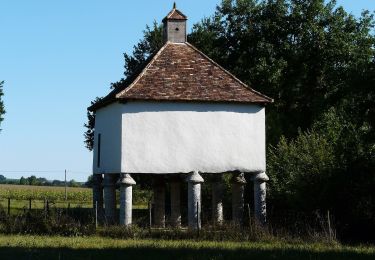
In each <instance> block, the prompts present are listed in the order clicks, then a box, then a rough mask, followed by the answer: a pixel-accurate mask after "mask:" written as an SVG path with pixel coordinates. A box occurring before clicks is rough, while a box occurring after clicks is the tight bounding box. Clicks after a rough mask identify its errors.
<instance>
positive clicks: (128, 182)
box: [118, 173, 137, 186]
mask: <svg viewBox="0 0 375 260" xmlns="http://www.w3.org/2000/svg"><path fill="white" fill-rule="evenodd" d="M118 184H120V185H122V186H132V185H135V184H137V183H136V182H135V180H134V179H133V178H132V177H131V176H130V174H128V173H123V174H121V176H120V179H119V180H118Z"/></svg>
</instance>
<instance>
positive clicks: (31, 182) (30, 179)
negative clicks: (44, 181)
mask: <svg viewBox="0 0 375 260" xmlns="http://www.w3.org/2000/svg"><path fill="white" fill-rule="evenodd" d="M27 182H28V184H29V185H37V184H38V181H37V178H36V177H35V176H34V175H31V176H30V177H28V178H27Z"/></svg>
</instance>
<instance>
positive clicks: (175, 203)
mask: <svg viewBox="0 0 375 260" xmlns="http://www.w3.org/2000/svg"><path fill="white" fill-rule="evenodd" d="M169 183H170V188H171V225H172V226H173V227H180V226H181V208H180V204H181V199H180V195H181V179H180V178H179V176H172V177H171V178H170V182H169Z"/></svg>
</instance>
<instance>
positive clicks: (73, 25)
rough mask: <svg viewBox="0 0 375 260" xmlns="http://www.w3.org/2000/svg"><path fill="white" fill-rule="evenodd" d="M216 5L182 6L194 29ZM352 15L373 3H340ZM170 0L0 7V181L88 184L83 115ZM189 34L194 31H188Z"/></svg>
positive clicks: (67, 0) (209, 0)
mask: <svg viewBox="0 0 375 260" xmlns="http://www.w3.org/2000/svg"><path fill="white" fill-rule="evenodd" d="M219 2H220V1H219V0H205V1H196V0H189V1H188V0H181V1H177V7H178V8H179V9H180V10H182V11H183V12H184V13H185V14H186V15H187V16H188V17H189V28H191V26H192V25H193V24H194V23H196V22H198V21H199V20H200V19H201V18H203V17H205V16H210V15H211V14H213V12H214V10H215V7H216V5H217V4H218V3H219ZM338 4H340V5H343V6H344V7H345V9H346V10H347V11H348V12H351V13H353V14H354V15H359V14H360V12H361V11H362V10H363V9H369V10H375V1H374V0H355V1H353V0H341V1H340V0H339V1H338ZM172 5H173V1H171V0H153V1H150V0H148V1H146V0H138V1H124V0H111V1H100V0H80V1H73V0H64V1H62V0H60V1H50V0H33V1H27V0H23V1H22V0H1V2H0V10H1V13H0V37H1V38H0V80H4V81H5V86H4V92H5V97H4V102H5V105H6V110H7V114H6V117H5V121H4V122H3V124H2V125H1V128H2V129H3V131H2V132H1V133H0V174H3V175H5V176H6V177H7V178H19V177H20V176H22V175H23V176H29V175H31V174H34V175H37V176H40V177H46V178H48V179H63V176H64V169H67V170H68V179H75V180H78V181H84V180H86V179H87V176H88V175H89V174H90V172H91V164H92V163H91V159H92V158H91V157H92V154H91V153H90V152H88V151H87V149H86V148H85V147H84V144H83V140H84V139H83V132H84V128H83V124H84V123H85V122H86V107H87V106H88V105H89V104H90V101H91V100H93V99H94V98H95V97H96V96H103V95H105V94H106V93H107V92H108V89H109V86H110V83H111V82H115V81H117V80H119V79H120V78H121V77H123V70H124V69H123V65H124V61H123V53H124V52H130V51H131V49H132V46H133V45H134V44H136V43H137V42H138V40H139V39H140V38H141V37H142V31H143V30H144V28H145V25H146V24H152V22H153V21H154V20H156V21H161V19H162V18H163V17H164V16H165V15H166V14H167V13H168V11H169V10H170V9H171V7H172ZM189 30H190V29H189Z"/></svg>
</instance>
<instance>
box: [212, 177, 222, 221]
mask: <svg viewBox="0 0 375 260" xmlns="http://www.w3.org/2000/svg"><path fill="white" fill-rule="evenodd" d="M223 189H224V185H223V175H222V174H216V175H215V176H214V177H213V179H212V220H213V223H214V225H222V224H223V221H224V216H223Z"/></svg>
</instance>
